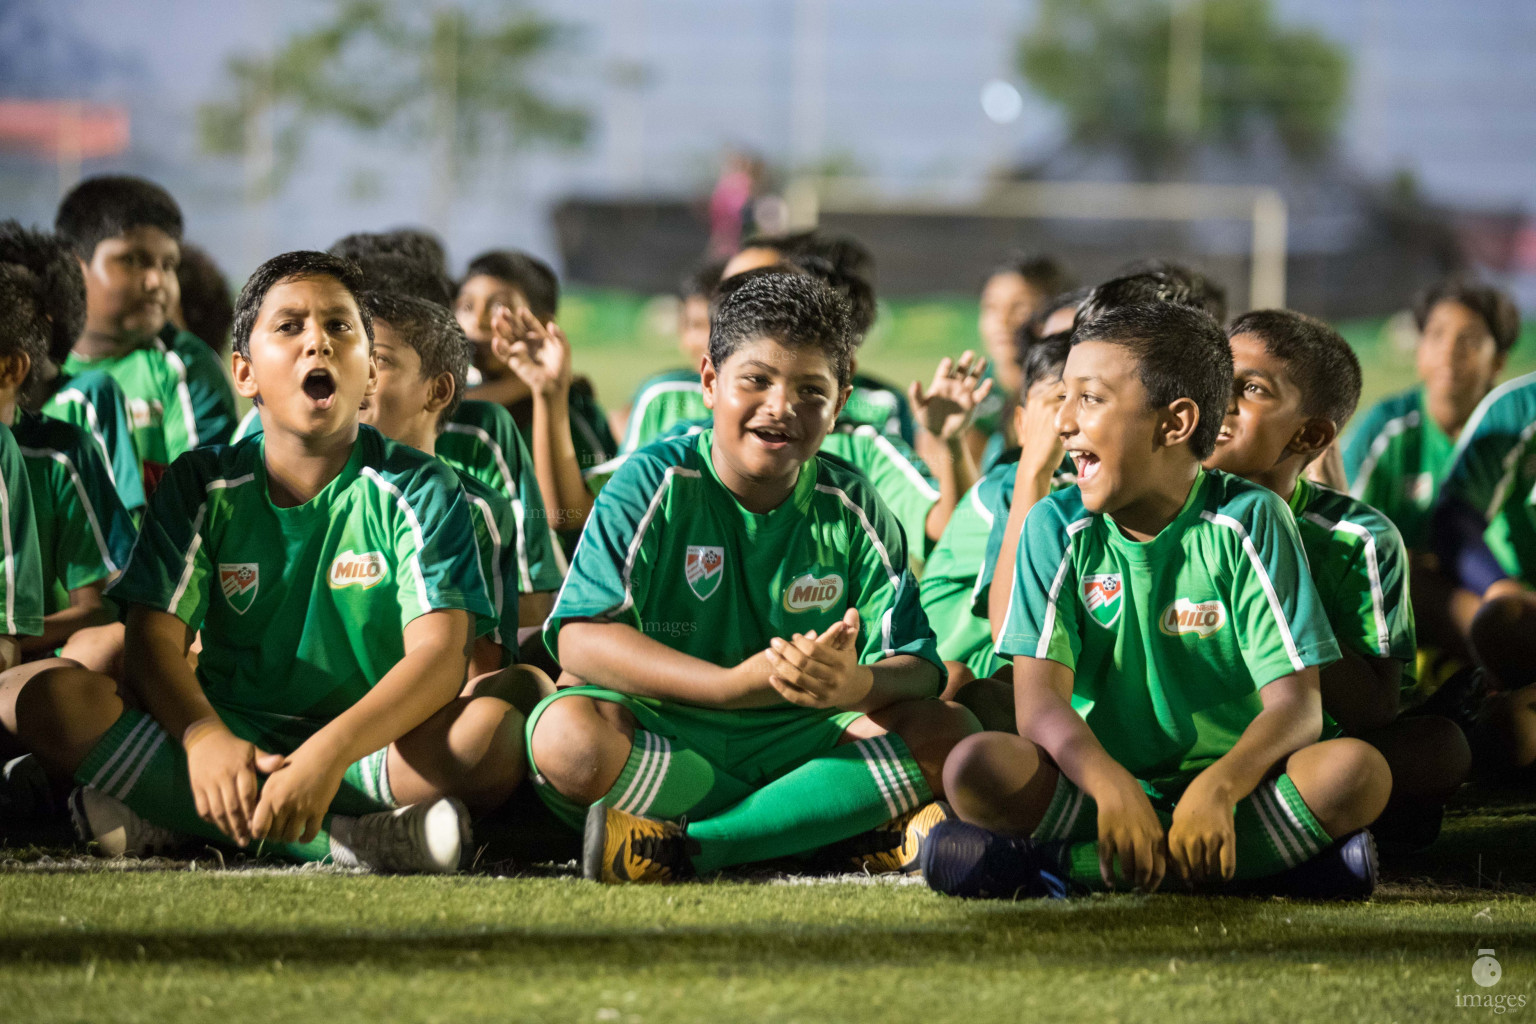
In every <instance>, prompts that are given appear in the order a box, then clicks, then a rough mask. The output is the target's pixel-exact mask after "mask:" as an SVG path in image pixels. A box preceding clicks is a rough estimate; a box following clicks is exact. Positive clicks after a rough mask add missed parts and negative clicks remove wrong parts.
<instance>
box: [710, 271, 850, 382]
mask: <svg viewBox="0 0 1536 1024" xmlns="http://www.w3.org/2000/svg"><path fill="white" fill-rule="evenodd" d="M730 285H731V287H730V288H729V289H726V288H722V289H721V292H720V295H719V297H718V298H717V299H716V302H715V308H714V310H713V314H712V315H711V317H710V325H709V361H710V363H711V364H713V365H714V367H715V369H716V371H718V370H720V368H721V367H723V366H724V365H725V362H726V360H728V359H729V358H730V357H731V356H732V355H734V354H735V352H736V350H737V349H739V348H741V346H742V345H744V344H747V343H748V342H751V341H755V340H757V339H759V338H771V339H773V340H774V341H776V342H778V343H779V344H780V345H783V346H785V347H786V348H818V349H820V350H821V351H822V352H824V353H825V354H826V356H827V358H828V359H829V360H830V361H831V362H832V367H833V370H834V372H835V373H836V375H837V386H838V387H839V388H844V387H847V386H848V381H849V379H850V378H851V377H852V370H851V369H850V360H851V359H852V358H853V350H854V349H855V348H856V347H857V342H856V341H855V339H854V334H853V320H852V317H851V316H850V314H849V312H848V303H847V302H845V301H844V300H843V298H842V296H840V295H838V294H837V292H835V291H834V290H833V289H832V288H831V287H830V286H828V285H827V284H825V283H824V282H822V281H820V280H818V279H817V278H815V277H812V276H810V275H807V274H786V273H782V272H779V271H775V270H773V269H772V268H768V267H765V268H763V269H761V270H753V271H749V272H748V273H745V274H737V275H735V276H733V277H732V278H731V279H730Z"/></svg>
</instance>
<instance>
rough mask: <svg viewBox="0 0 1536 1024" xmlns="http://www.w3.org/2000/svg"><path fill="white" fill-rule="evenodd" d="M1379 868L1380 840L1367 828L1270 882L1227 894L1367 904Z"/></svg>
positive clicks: (1254, 883) (1264, 880) (1258, 882)
mask: <svg viewBox="0 0 1536 1024" xmlns="http://www.w3.org/2000/svg"><path fill="white" fill-rule="evenodd" d="M1377 866H1378V862H1377V858H1376V840H1375V838H1374V837H1373V836H1372V835H1371V832H1370V830H1369V829H1364V828H1363V829H1361V830H1360V831H1358V832H1351V833H1350V834H1349V835H1347V836H1345V837H1344V838H1343V839H1340V840H1339V841H1338V842H1336V843H1334V844H1333V845H1332V846H1330V847H1328V848H1327V849H1326V850H1324V851H1323V852H1322V853H1319V854H1318V855H1317V856H1316V857H1313V858H1312V859H1311V860H1309V861H1306V862H1305V863H1302V864H1298V865H1296V866H1295V867H1293V868H1291V869H1289V870H1287V871H1282V872H1281V873H1280V874H1278V875H1270V876H1269V877H1268V878H1255V879H1252V880H1251V881H1248V882H1244V883H1241V884H1240V885H1238V886H1228V887H1227V889H1226V891H1227V892H1228V893H1231V894H1233V895H1254V896H1290V897H1294V898H1295V899H1302V900H1367V899H1370V898H1371V893H1373V892H1375V891H1376V871H1377Z"/></svg>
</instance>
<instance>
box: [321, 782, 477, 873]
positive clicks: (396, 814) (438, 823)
mask: <svg viewBox="0 0 1536 1024" xmlns="http://www.w3.org/2000/svg"><path fill="white" fill-rule="evenodd" d="M330 836H331V860H332V861H334V862H335V863H336V864H339V865H341V866H342V867H349V868H367V869H369V870H370V871H378V872H385V873H389V874H430V875H445V874H451V873H453V872H455V871H457V870H458V869H459V861H460V859H461V858H462V857H463V856H464V851H466V850H467V849H469V846H470V840H471V837H470V829H469V811H468V810H466V809H465V807H464V805H463V804H461V803H460V802H459V801H457V800H455V799H453V798H452V797H444V798H442V799H441V800H435V801H433V802H431V803H420V804H411V805H410V806H409V807H401V808H399V809H397V810H393V811H380V812H379V813H377V814H364V815H362V816H360V817H356V818H351V817H346V816H344V815H340V814H335V815H332V816H331V824H330Z"/></svg>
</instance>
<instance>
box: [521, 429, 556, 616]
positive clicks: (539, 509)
mask: <svg viewBox="0 0 1536 1024" xmlns="http://www.w3.org/2000/svg"><path fill="white" fill-rule="evenodd" d="M508 418H509V419H510V417H508ZM508 443H509V444H512V445H514V446H516V450H517V481H516V486H517V494H518V507H519V508H521V509H522V515H521V517H520V519H519V522H518V542H519V544H521V545H522V550H521V551H519V552H518V572H519V576H518V579H519V583H518V589H519V590H521V591H522V592H523V593H525V594H533V593H538V592H540V591H549V590H559V589H560V584H561V583H562V582H563V581H564V580H565V572H566V569H567V567H568V566H567V563H566V559H565V552H564V551H563V550H561V548H560V542H559V541H558V540H557V539H556V538H555V531H554V529H553V528H552V527H551V526H550V525H549V523H550V519H549V515H548V512H547V510H546V509H545V508H544V495H543V494H542V493H540V491H539V480H538V477H537V476H535V475H534V472H533V456H532V455H530V454H529V452H528V446H527V445H526V444H524V443H523V438H522V435H521V434H519V433H518V432H517V427H516V426H515V425H514V426H513V428H512V430H511V432H510V434H509V435H508Z"/></svg>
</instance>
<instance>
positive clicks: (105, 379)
mask: <svg viewBox="0 0 1536 1024" xmlns="http://www.w3.org/2000/svg"><path fill="white" fill-rule="evenodd" d="M0 263H15V264H17V265H19V266H23V267H26V268H27V269H28V270H30V271H31V272H32V274H33V275H34V276H35V277H36V278H37V280H38V284H39V287H40V292H39V294H40V295H41V298H42V302H43V313H44V315H45V316H47V318H48V362H49V366H50V369H51V371H52V376H49V377H47V378H46V379H39V380H37V381H36V382H35V383H34V384H33V386H32V387H31V388H30V389H29V393H28V395H27V396H26V397H27V402H28V405H29V406H30V407H32V408H34V409H35V410H37V411H41V412H42V413H43V414H44V415H47V416H52V417H53V418H55V419H61V420H66V421H67V422H70V423H73V424H74V425H75V426H77V427H79V428H80V429H81V430H83V431H84V432H85V433H86V436H87V437H89V438H90V439H91V442H92V443H93V444H94V445H95V447H96V449H97V452H98V453H99V454H100V455H101V457H102V460H103V461H104V462H105V463H106V467H107V472H108V474H109V475H110V477H111V480H112V484H113V486H114V487H115V488H116V489H117V494H118V497H119V498H121V499H122V502H123V505H124V506H125V507H126V508H127V509H128V511H129V512H130V513H133V514H135V515H137V514H138V512H139V511H140V510H141V509H143V507H144V482H143V480H142V479H140V477H139V458H138V453H137V452H136V451H135V450H134V447H133V435H132V434H131V433H130V432H129V429H128V416H127V400H126V399H125V398H124V397H123V392H122V389H121V388H119V387H118V386H117V382H116V381H114V380H113V379H112V378H111V377H109V376H107V375H106V374H105V373H102V372H100V371H99V370H96V371H90V372H87V373H82V374H77V375H73V376H72V375H70V374H66V373H64V372H62V370H61V369H60V368H61V367H62V366H63V364H64V362H65V360H67V359H68V358H69V354H70V351H71V349H72V348H73V347H74V344H75V340H76V339H77V338H79V337H80V332H81V331H83V330H84V329H85V278H84V277H83V276H82V275H81V273H80V261H79V260H77V259H76V258H75V255H74V253H73V252H71V251H70V248H69V246H68V245H67V244H66V243H65V242H64V241H62V240H61V239H59V238H58V237H57V236H56V235H51V234H46V233H44V232H41V231H29V230H27V229H26V228H23V227H22V226H21V225H20V224H18V223H16V222H15V221H13V220H9V221H5V222H3V223H0Z"/></svg>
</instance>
